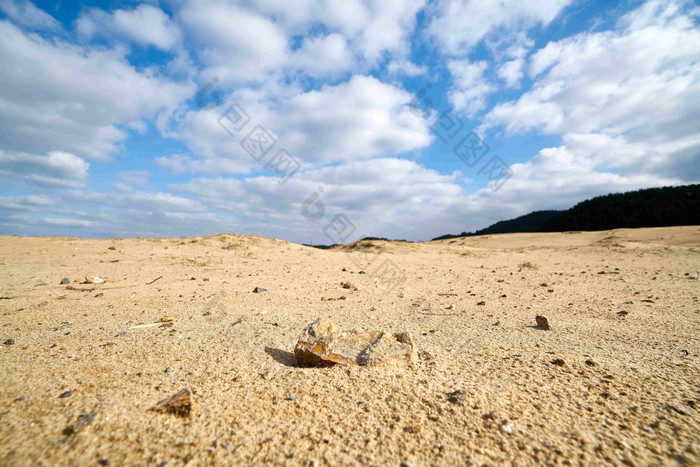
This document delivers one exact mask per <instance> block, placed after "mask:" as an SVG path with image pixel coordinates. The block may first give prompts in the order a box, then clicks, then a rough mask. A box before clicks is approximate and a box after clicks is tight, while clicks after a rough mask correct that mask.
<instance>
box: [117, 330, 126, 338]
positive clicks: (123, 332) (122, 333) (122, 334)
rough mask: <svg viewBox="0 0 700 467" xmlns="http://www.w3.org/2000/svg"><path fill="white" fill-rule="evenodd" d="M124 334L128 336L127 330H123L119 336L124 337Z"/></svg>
mask: <svg viewBox="0 0 700 467" xmlns="http://www.w3.org/2000/svg"><path fill="white" fill-rule="evenodd" d="M124 336H126V331H122V332H120V333H118V334H117V337H124Z"/></svg>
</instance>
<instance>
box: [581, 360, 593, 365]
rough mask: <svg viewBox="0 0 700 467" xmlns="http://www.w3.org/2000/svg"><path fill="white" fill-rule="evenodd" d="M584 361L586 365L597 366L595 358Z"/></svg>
mask: <svg viewBox="0 0 700 467" xmlns="http://www.w3.org/2000/svg"><path fill="white" fill-rule="evenodd" d="M584 363H585V364H586V366H595V362H594V361H593V360H586V361H585V362H584Z"/></svg>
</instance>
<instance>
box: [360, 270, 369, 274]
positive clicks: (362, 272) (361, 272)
mask: <svg viewBox="0 0 700 467" xmlns="http://www.w3.org/2000/svg"><path fill="white" fill-rule="evenodd" d="M358 274H367V273H366V272H364V271H359V272H358Z"/></svg>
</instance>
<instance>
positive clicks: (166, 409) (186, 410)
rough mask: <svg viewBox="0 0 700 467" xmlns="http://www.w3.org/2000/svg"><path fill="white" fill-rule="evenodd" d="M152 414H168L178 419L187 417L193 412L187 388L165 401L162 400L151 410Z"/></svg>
mask: <svg viewBox="0 0 700 467" xmlns="http://www.w3.org/2000/svg"><path fill="white" fill-rule="evenodd" d="M151 410H153V411H154V412H161V413H170V414H174V415H178V416H180V417H189V416H190V415H192V412H193V411H194V399H193V397H192V392H191V391H190V389H189V388H185V389H183V390H181V391H179V392H177V393H176V394H174V395H173V396H171V397H168V398H167V399H163V400H162V401H160V402H158V403H157V404H156V405H155V406H154V407H152V408H151Z"/></svg>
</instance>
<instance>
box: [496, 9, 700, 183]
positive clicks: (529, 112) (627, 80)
mask: <svg viewBox="0 0 700 467" xmlns="http://www.w3.org/2000/svg"><path fill="white" fill-rule="evenodd" d="M679 5H682V3H678V2H650V3H649V4H647V5H644V6H643V7H641V8H639V9H638V10H635V11H633V12H630V13H629V14H627V15H626V16H625V17H624V18H623V20H622V21H621V23H620V24H622V25H623V27H622V28H619V29H616V30H613V31H603V32H597V33H588V32H587V33H582V34H579V35H576V36H573V37H569V38H566V39H563V40H560V41H557V42H551V43H549V44H547V46H545V47H544V48H543V49H541V50H539V51H537V53H535V54H534V55H533V57H532V60H531V64H530V67H529V75H530V77H531V78H533V79H534V80H535V84H534V85H533V87H532V89H531V90H530V91H528V92H526V93H524V94H523V95H522V96H521V97H520V98H519V99H517V100H516V101H511V102H505V103H501V104H499V105H497V106H496V107H495V108H494V109H493V111H492V112H491V113H490V114H489V116H488V118H487V121H488V124H487V125H504V126H505V128H506V130H507V131H508V132H509V133H516V132H520V131H526V130H531V129H537V130H539V131H543V132H545V133H548V134H558V135H562V136H563V138H564V140H565V141H566V142H567V143H568V144H567V147H569V148H570V149H572V150H573V149H576V151H577V154H579V157H581V158H586V159H588V160H589V162H590V163H591V164H595V165H596V166H599V167H615V168H618V169H619V170H622V171H624V172H626V173H634V172H639V173H660V174H662V175H666V176H681V177H683V178H685V179H687V180H697V179H698V178H699V177H700V169H698V164H697V158H698V156H699V155H700V132H698V129H697V125H694V124H693V122H694V120H695V116H696V115H698V114H700V32H699V31H698V29H697V28H696V27H695V24H694V20H693V19H692V18H691V17H689V16H688V15H687V14H685V13H684V9H683V8H681V6H679ZM662 6H663V7H665V8H661V7H662ZM659 8H661V12H659ZM650 11H652V12H654V14H651V13H650Z"/></svg>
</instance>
